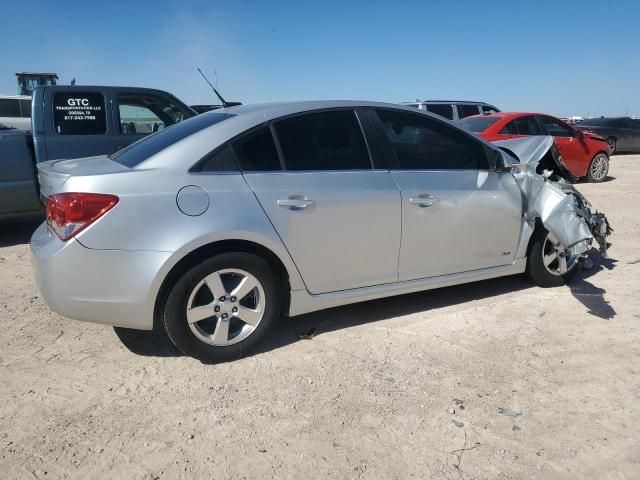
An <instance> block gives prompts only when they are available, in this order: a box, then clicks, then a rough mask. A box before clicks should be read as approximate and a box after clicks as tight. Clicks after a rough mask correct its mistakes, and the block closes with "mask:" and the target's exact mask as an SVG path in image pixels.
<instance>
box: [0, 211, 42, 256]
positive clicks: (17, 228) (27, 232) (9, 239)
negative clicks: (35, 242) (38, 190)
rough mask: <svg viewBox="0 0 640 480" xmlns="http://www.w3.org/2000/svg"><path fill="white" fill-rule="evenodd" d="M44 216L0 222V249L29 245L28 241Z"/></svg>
mask: <svg viewBox="0 0 640 480" xmlns="http://www.w3.org/2000/svg"><path fill="white" fill-rule="evenodd" d="M43 221H44V216H39V215H34V216H32V217H29V218H22V219H15V220H4V221H1V222H0V248H2V247H12V246H14V245H22V244H26V243H29V239H30V238H31V235H32V234H33V232H34V231H35V230H36V228H38V226H39V225H40V224H41V223H42V222H43Z"/></svg>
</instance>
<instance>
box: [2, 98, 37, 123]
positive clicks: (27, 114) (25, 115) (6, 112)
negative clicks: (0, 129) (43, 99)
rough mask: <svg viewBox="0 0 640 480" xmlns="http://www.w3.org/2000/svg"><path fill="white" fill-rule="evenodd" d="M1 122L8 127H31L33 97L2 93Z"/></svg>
mask: <svg viewBox="0 0 640 480" xmlns="http://www.w3.org/2000/svg"><path fill="white" fill-rule="evenodd" d="M0 123H3V124H4V125H7V126H8V127H13V128H18V129H21V130H29V129H30V128H31V97H29V96H26V95H0Z"/></svg>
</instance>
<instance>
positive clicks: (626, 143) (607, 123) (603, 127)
mask: <svg viewBox="0 0 640 480" xmlns="http://www.w3.org/2000/svg"><path fill="white" fill-rule="evenodd" d="M576 128H578V129H580V130H582V131H583V132H592V133H595V134H597V135H599V136H601V137H603V138H604V139H606V141H607V144H608V145H609V154H610V155H613V154H614V153H616V152H640V120H634V119H633V118H628V117H619V118H603V117H601V118H588V119H586V120H582V121H581V122H580V123H578V124H576Z"/></svg>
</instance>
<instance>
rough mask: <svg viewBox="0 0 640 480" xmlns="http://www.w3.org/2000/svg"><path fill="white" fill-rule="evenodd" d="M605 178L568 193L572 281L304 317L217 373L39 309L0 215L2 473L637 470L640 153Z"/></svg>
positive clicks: (346, 474)
mask: <svg viewBox="0 0 640 480" xmlns="http://www.w3.org/2000/svg"><path fill="white" fill-rule="evenodd" d="M610 173H611V177H612V178H610V179H609V181H607V182H606V183H603V184H598V185H593V184H582V185H580V186H579V188H580V190H582V191H583V192H584V193H585V194H586V195H587V197H588V198H589V199H590V200H591V201H592V203H593V204H594V205H595V206H597V207H598V208H599V209H601V210H602V211H604V212H606V213H607V214H608V216H609V219H610V221H611V223H612V225H613V228H614V229H615V232H614V237H613V239H612V241H613V243H614V246H613V248H612V249H611V251H610V256H611V258H610V259H608V260H607V259H604V258H602V257H601V256H599V255H597V254H595V255H593V256H592V258H593V259H594V261H595V267H594V268H593V269H592V270H591V271H583V272H580V274H579V276H578V278H577V279H576V280H575V282H574V283H573V284H572V285H571V286H570V287H562V288H556V289H540V288H536V287H532V286H531V284H530V283H529V282H528V281H527V280H526V279H524V278H522V277H508V278H503V279H498V280H492V281H486V282H481V283H474V284H469V285H462V286H457V287H452V288H446V289H441V290H434V291H429V292H423V293H419V294H412V295H406V296H401V297H396V298H391V299H385V300H379V301H374V302H368V303H365V304H360V305H355V306H349V307H343V308H338V309H332V310H328V311H324V312H318V313H315V314H311V315H305V316H304V317H300V318H298V319H291V320H283V321H282V322H281V324H280V325H279V327H278V328H277V331H276V332H275V333H274V334H273V335H272V336H271V338H270V340H269V341H268V342H267V344H266V346H265V347H264V348H263V350H262V351H261V352H259V353H257V354H255V355H254V356H252V357H249V358H245V359H242V360H238V361H236V362H232V363H227V364H222V365H213V366H212V365H203V364H201V363H199V362H197V361H195V360H193V359H191V358H186V357H183V356H180V355H179V354H178V352H176V350H175V349H174V348H172V346H171V345H170V344H169V343H168V341H167V340H165V339H164V337H162V336H158V335H154V334H151V333H138V332H131V331H122V330H118V331H116V330H114V329H113V328H110V327H105V326H100V325H92V324H87V323H81V322H77V321H72V320H68V319H65V318H62V317H60V316H58V315H56V314H53V313H51V312H49V310H48V309H47V306H46V305H45V304H44V302H43V301H42V299H41V298H40V296H39V294H38V292H37V290H36V288H35V286H34V284H33V280H32V275H31V268H30V264H29V254H28V245H27V242H28V239H29V235H30V233H31V231H32V230H33V229H34V228H35V223H33V222H26V223H16V222H12V223H2V224H0V273H1V275H0V478H1V479H14V478H19V479H22V478H39V479H43V478H74V479H76V478H77V479H87V478H101V479H104V478H114V479H116V478H117V479H123V478H127V479H128V478H133V479H156V478H160V479H179V478H212V479H226V478H232V479H255V478H257V479H261V480H264V479H268V478H278V479H283V478H291V479H303V478H314V479H315V478H335V479H347V478H364V479H367V478H368V479H381V478H384V479H408V478H416V479H425V478H433V479H447V478H451V479H460V478H462V479H467V478H469V479H506V478H518V479H519V478H539V479H553V478H560V479H578V478H580V479H584V478H594V479H622V478H640V405H639V403H638V401H639V399H640V330H639V328H638V327H639V325H640V296H639V294H640V247H639V246H640V209H639V207H640V187H639V186H638V185H640V155H624V156H616V157H614V158H613V159H612V165H611V172H610ZM69 268H73V266H72V265H70V266H69ZM311 328H315V329H317V334H316V336H315V337H314V338H313V339H312V340H303V339H300V338H299V337H298V333H299V332H305V331H308V330H309V329H311ZM456 400H458V401H457V402H456ZM501 408H508V409H511V411H509V410H507V411H506V413H512V414H515V413H521V415H518V416H515V417H514V416H509V415H505V414H502V413H499V409H501ZM465 449H466V450H465Z"/></svg>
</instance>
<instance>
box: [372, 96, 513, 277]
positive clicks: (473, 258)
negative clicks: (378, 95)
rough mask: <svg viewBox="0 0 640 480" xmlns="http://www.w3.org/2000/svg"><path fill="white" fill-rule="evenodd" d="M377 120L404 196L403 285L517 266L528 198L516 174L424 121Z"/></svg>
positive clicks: (400, 114) (394, 113)
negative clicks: (494, 166) (502, 169)
mask: <svg viewBox="0 0 640 480" xmlns="http://www.w3.org/2000/svg"><path fill="white" fill-rule="evenodd" d="M376 114H377V117H378V126H379V129H380V131H381V137H383V141H384V142H386V143H385V145H386V147H385V148H386V150H387V153H385V155H388V156H391V157H393V159H392V164H393V163H395V165H396V166H395V167H394V168H392V169H391V176H392V177H393V179H394V181H395V182H396V184H397V185H398V187H399V188H400V191H401V195H402V240H401V249H400V260H399V264H398V265H399V268H398V273H399V280H400V281H403V280H414V279H418V278H426V277H433V276H438V275H447V274H452V273H459V272H466V271H472V270H478V269H483V268H489V267H497V266H501V265H508V264H511V263H513V261H514V259H515V254H516V248H517V245H518V240H519V235H520V228H521V223H522V199H521V194H520V190H519V188H518V186H517V184H516V182H515V179H514V178H513V176H512V175H511V174H510V173H498V172H496V171H495V170H493V169H490V168H489V164H488V160H487V152H488V151H491V150H490V147H488V146H486V145H485V144H484V143H483V142H481V141H479V140H478V139H476V138H475V137H473V136H471V135H470V134H467V133H466V132H463V131H462V130H460V129H457V128H455V127H453V126H451V125H448V124H445V123H444V122H440V121H438V120H436V119H433V118H430V117H427V116H426V115H419V114H413V113H409V112H406V111H398V110H392V109H379V110H376Z"/></svg>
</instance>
